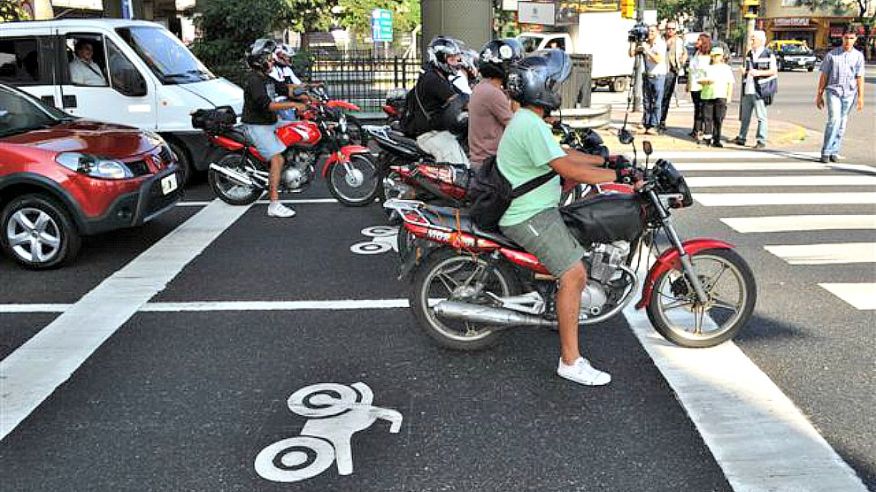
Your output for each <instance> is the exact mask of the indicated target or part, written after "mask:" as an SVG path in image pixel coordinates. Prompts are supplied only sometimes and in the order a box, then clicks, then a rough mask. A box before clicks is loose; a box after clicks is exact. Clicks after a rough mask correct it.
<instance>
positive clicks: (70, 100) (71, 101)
mask: <svg viewBox="0 0 876 492" xmlns="http://www.w3.org/2000/svg"><path fill="white" fill-rule="evenodd" d="M61 102H62V103H63V104H64V107H65V108H75V107H76V96H74V95H70V96H66V95H65V96H63V97H62V98H61Z"/></svg>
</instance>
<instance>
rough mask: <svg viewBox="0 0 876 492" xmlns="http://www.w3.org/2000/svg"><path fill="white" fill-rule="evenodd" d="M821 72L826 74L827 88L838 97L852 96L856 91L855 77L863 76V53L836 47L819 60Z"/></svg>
mask: <svg viewBox="0 0 876 492" xmlns="http://www.w3.org/2000/svg"><path fill="white" fill-rule="evenodd" d="M821 73H823V74H826V75H827V90H828V91H830V92H831V93H832V94H834V95H836V96H839V97H843V98H846V97H854V96H855V95H856V94H857V93H858V83H857V81H856V80H855V79H857V78H858V77H863V76H864V55H863V54H861V52H860V51H858V50H856V49H854V48H852V49H851V50H849V51H846V50H844V49H842V47H840V48H837V49H835V50H833V51H831V52H830V53H828V54H827V56H825V57H824V61H823V62H821Z"/></svg>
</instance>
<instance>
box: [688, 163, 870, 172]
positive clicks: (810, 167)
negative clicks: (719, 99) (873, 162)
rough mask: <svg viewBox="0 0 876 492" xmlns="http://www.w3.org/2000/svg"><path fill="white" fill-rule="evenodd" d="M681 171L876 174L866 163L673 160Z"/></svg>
mask: <svg viewBox="0 0 876 492" xmlns="http://www.w3.org/2000/svg"><path fill="white" fill-rule="evenodd" d="M672 164H673V165H674V166H675V168H676V169H678V170H679V171H682V172H691V171H857V172H866V173H870V174H876V167H873V166H868V165H866V164H821V163H819V162H802V161H801V162H744V161H741V162H673V163H672Z"/></svg>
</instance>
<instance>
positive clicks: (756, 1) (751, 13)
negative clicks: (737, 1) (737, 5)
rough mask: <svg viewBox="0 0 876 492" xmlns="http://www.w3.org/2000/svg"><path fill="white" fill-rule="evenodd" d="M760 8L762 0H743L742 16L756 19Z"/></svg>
mask: <svg viewBox="0 0 876 492" xmlns="http://www.w3.org/2000/svg"><path fill="white" fill-rule="evenodd" d="M759 8H760V0H742V17H745V18H746V19H756V18H757V11H758V9H759Z"/></svg>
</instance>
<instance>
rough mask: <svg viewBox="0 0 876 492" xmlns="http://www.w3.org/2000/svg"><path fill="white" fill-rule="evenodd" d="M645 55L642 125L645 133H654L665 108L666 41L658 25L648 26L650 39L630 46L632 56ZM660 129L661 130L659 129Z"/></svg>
mask: <svg viewBox="0 0 876 492" xmlns="http://www.w3.org/2000/svg"><path fill="white" fill-rule="evenodd" d="M637 53H638V54H642V55H644V59H645V79H644V80H643V81H642V89H643V94H642V104H643V105H644V109H645V114H644V117H643V120H642V125H643V126H644V127H645V135H653V133H652V132H651V129H652V128H655V129H656V128H657V127H659V126H660V113H661V112H662V109H663V91H664V88H665V81H666V72H667V70H668V69H667V66H666V42H664V41H663V38H662V37H661V36H660V30H659V29H657V26H656V25H651V26H648V41H647V42H645V43H642V45H641V46H638V47H632V46H631V47H630V56H634V55H635V54H637ZM658 131H659V130H658Z"/></svg>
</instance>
